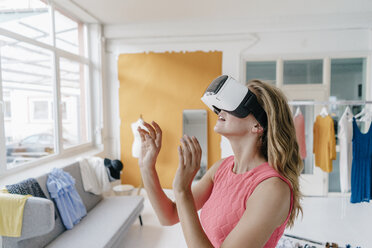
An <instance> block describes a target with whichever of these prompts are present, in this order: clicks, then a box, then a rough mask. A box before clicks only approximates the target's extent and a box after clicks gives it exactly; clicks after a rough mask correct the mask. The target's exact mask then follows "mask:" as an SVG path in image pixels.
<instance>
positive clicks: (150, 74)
mask: <svg viewBox="0 0 372 248" xmlns="http://www.w3.org/2000/svg"><path fill="white" fill-rule="evenodd" d="M221 73H222V52H186V53H184V52H181V53H174V52H172V53H169V52H166V53H140V54H121V55H120V56H119V59H118V74H119V75H118V77H119V81H120V89H119V109H120V110H119V111H120V118H121V126H120V143H121V160H122V161H123V163H124V170H123V173H122V182H123V183H128V184H132V185H135V186H138V185H139V184H140V182H141V176H140V172H139V168H138V159H137V158H134V157H132V144H133V141H134V136H133V133H132V130H131V123H133V122H135V121H137V120H138V118H139V117H140V115H141V114H142V116H143V119H144V120H145V121H147V122H150V121H152V120H154V121H156V122H157V123H158V124H159V125H160V127H161V128H162V130H163V146H162V150H161V152H160V154H159V157H158V161H157V165H156V166H157V167H156V168H157V171H158V174H159V178H160V183H161V185H162V187H164V188H171V187H172V182H173V177H174V175H175V173H176V170H177V167H178V153H177V147H178V146H179V144H180V138H181V136H182V111H183V110H184V109H207V110H208V163H209V165H208V166H210V165H212V164H213V163H214V162H216V161H217V160H219V159H220V154H221V151H220V136H219V135H218V134H216V133H215V132H214V131H213V127H214V125H215V123H216V121H217V115H216V114H214V113H213V112H212V111H210V110H209V109H208V108H207V107H206V106H205V105H204V104H203V102H202V101H201V100H200V98H201V96H202V94H203V93H204V91H205V89H206V88H207V87H208V85H209V83H210V82H211V81H212V80H213V79H214V78H216V77H217V76H219V75H221Z"/></svg>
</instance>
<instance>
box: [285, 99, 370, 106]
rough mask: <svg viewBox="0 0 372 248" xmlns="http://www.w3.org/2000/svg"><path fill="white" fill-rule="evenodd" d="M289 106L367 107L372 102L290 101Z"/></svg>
mask: <svg viewBox="0 0 372 248" xmlns="http://www.w3.org/2000/svg"><path fill="white" fill-rule="evenodd" d="M288 104H289V105H294V106H299V105H354V106H356V105H365V104H372V101H364V100H353V101H350V100H340V101H288Z"/></svg>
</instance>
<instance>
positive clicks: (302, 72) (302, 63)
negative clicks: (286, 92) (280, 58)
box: [283, 59, 323, 84]
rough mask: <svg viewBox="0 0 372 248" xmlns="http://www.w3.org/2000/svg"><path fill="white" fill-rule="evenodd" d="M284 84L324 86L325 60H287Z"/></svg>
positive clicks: (284, 66)
mask: <svg viewBox="0 0 372 248" xmlns="http://www.w3.org/2000/svg"><path fill="white" fill-rule="evenodd" d="M283 68H284V71H283V83H284V84H322V83H323V60H320V59H319V60H285V61H284V64H283Z"/></svg>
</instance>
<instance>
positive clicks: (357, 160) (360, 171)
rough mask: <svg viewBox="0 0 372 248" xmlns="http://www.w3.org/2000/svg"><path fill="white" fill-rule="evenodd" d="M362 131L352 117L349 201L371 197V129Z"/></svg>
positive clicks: (354, 201)
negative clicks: (365, 131)
mask: <svg viewBox="0 0 372 248" xmlns="http://www.w3.org/2000/svg"><path fill="white" fill-rule="evenodd" d="M371 126H372V123H371V125H370V126H369V130H368V132H367V133H362V132H361V131H360V130H359V128H358V125H357V124H356V121H355V118H354V117H353V162H352V165H351V198H350V202H351V203H358V202H363V201H364V202H369V200H370V199H371V196H372V195H371V191H372V183H371V166H372V130H371Z"/></svg>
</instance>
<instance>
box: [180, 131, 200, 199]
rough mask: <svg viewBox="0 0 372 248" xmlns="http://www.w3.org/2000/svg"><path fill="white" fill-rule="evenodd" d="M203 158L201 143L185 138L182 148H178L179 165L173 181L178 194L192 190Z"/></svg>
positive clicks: (194, 139)
mask: <svg viewBox="0 0 372 248" xmlns="http://www.w3.org/2000/svg"><path fill="white" fill-rule="evenodd" d="M201 156H202V150H201V147H200V144H199V141H198V140H197V139H196V138H195V137H192V138H190V137H189V136H187V135H185V136H183V137H182V139H181V146H179V147H178V157H179V164H178V170H177V172H176V176H175V178H174V180H173V189H174V190H176V191H177V192H183V191H187V190H191V183H192V181H193V180H194V177H195V175H196V173H197V172H198V170H199V169H200V161H201Z"/></svg>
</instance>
